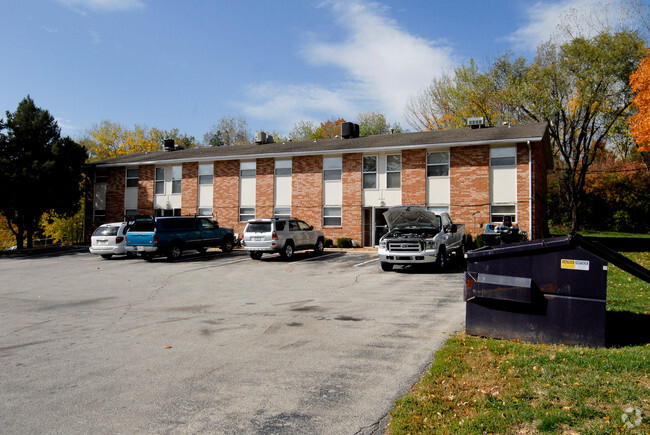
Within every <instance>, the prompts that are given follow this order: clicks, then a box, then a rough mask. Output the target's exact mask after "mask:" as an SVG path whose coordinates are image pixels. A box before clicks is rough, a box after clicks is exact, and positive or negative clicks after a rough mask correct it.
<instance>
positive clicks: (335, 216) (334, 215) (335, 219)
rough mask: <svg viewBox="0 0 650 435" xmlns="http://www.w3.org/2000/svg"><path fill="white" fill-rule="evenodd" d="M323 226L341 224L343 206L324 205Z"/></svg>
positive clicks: (337, 225)
mask: <svg viewBox="0 0 650 435" xmlns="http://www.w3.org/2000/svg"><path fill="white" fill-rule="evenodd" d="M323 226H326V227H340V226H341V207H323Z"/></svg>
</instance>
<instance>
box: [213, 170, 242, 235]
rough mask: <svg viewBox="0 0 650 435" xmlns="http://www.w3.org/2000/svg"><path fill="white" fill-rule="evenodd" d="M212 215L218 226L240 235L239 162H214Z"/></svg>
mask: <svg viewBox="0 0 650 435" xmlns="http://www.w3.org/2000/svg"><path fill="white" fill-rule="evenodd" d="M213 180H214V183H213V186H212V189H213V192H214V193H213V197H212V213H213V214H214V217H215V219H217V221H218V222H219V225H221V226H223V227H227V228H233V229H234V230H235V232H236V233H240V234H241V233H242V231H243V229H244V225H246V224H244V223H241V224H240V223H239V222H238V220H239V160H226V161H221V162H214V178H213Z"/></svg>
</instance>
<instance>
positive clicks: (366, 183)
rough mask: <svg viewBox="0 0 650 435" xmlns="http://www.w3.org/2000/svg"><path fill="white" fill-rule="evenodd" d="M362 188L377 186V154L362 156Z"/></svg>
mask: <svg viewBox="0 0 650 435" xmlns="http://www.w3.org/2000/svg"><path fill="white" fill-rule="evenodd" d="M363 188H364V189H376V188H377V156H363Z"/></svg>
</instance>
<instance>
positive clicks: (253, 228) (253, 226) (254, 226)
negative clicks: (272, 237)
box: [246, 222, 271, 233]
mask: <svg viewBox="0 0 650 435" xmlns="http://www.w3.org/2000/svg"><path fill="white" fill-rule="evenodd" d="M246 232H248V233H270V232H271V222H251V223H249V224H248V228H246Z"/></svg>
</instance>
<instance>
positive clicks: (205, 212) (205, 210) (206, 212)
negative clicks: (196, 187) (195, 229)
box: [197, 207, 212, 216]
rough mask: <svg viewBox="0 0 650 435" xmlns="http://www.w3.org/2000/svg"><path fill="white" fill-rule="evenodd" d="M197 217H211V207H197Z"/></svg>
mask: <svg viewBox="0 0 650 435" xmlns="http://www.w3.org/2000/svg"><path fill="white" fill-rule="evenodd" d="M197 214H198V215H199V216H212V208H211V207H199V210H198V213H197Z"/></svg>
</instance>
